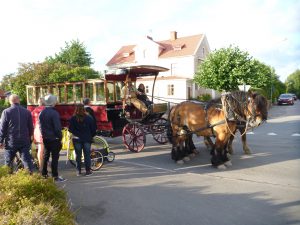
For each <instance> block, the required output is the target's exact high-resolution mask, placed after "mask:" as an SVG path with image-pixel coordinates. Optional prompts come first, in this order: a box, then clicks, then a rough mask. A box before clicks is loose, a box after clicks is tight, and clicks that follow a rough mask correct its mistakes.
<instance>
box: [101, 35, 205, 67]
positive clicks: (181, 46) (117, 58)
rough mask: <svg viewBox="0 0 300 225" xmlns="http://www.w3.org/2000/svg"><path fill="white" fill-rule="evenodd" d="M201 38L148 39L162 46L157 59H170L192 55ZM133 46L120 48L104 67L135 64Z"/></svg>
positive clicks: (201, 36) (197, 36)
mask: <svg viewBox="0 0 300 225" xmlns="http://www.w3.org/2000/svg"><path fill="white" fill-rule="evenodd" d="M203 36H204V35H203V34H199V35H193V36H188V37H181V38H176V39H175V40H165V41H153V40H152V39H151V38H148V39H149V40H151V41H153V42H155V43H157V44H159V45H160V46H162V48H163V50H162V52H161V53H160V55H159V56H158V58H171V57H180V56H189V55H194V54H195V52H196V50H197V48H198V47H199V45H200V41H201V40H202V38H203ZM135 46H136V45H127V46H123V47H121V48H120V49H119V51H118V52H117V53H116V54H115V55H114V56H113V57H112V58H111V59H110V60H109V62H108V63H107V64H106V65H107V66H113V65H118V64H126V63H128V64H129V63H135V53H134V47H135Z"/></svg>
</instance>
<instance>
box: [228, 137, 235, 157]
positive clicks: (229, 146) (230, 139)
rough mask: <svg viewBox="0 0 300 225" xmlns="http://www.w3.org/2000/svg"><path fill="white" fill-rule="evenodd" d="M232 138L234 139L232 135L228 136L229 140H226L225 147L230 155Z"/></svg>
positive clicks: (231, 152)
mask: <svg viewBox="0 0 300 225" xmlns="http://www.w3.org/2000/svg"><path fill="white" fill-rule="evenodd" d="M233 139H234V136H233V135H230V138H229V141H228V144H227V147H228V148H227V149H228V153H229V154H230V155H232V154H233V148H232V142H233Z"/></svg>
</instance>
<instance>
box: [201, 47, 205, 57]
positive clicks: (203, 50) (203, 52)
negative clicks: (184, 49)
mask: <svg viewBox="0 0 300 225" xmlns="http://www.w3.org/2000/svg"><path fill="white" fill-rule="evenodd" d="M204 54H205V48H202V56H203V58H204V56H205V55H204Z"/></svg>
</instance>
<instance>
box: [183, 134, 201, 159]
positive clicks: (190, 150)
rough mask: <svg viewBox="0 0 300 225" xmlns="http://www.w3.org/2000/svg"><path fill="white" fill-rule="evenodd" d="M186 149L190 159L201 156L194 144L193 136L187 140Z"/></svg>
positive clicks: (189, 136) (190, 135)
mask: <svg viewBox="0 0 300 225" xmlns="http://www.w3.org/2000/svg"><path fill="white" fill-rule="evenodd" d="M185 148H186V152H187V154H188V156H189V157H194V156H195V155H196V154H199V152H198V151H197V150H196V146H195V144H194V142H193V134H189V135H188V138H187V139H186V140H185Z"/></svg>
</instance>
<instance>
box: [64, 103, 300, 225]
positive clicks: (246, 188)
mask: <svg viewBox="0 0 300 225" xmlns="http://www.w3.org/2000/svg"><path fill="white" fill-rule="evenodd" d="M247 137H248V143H249V146H250V147H251V149H252V152H253V154H252V155H250V156H246V155H244V154H243V152H242V147H241V141H240V138H236V139H235V141H234V150H235V154H234V155H233V156H232V163H233V166H232V167H230V168H228V169H227V170H217V169H215V168H212V167H211V165H210V163H209V162H210V155H209V151H208V150H206V149H205V147H204V144H203V139H202V138H195V142H196V146H197V149H198V150H199V152H200V154H199V155H198V156H197V157H195V158H194V159H192V160H191V161H190V162H188V163H186V164H185V165H177V164H175V163H174V162H173V161H172V160H171V158H170V149H171V147H170V145H158V144H156V143H155V142H154V141H153V140H152V138H151V136H147V147H146V148H145V150H143V151H142V152H141V153H138V154H135V153H131V152H128V151H127V150H126V149H124V146H123V144H122V141H121V138H116V139H108V141H109V143H110V145H111V147H112V149H113V151H114V152H115V153H116V154H117V156H116V160H115V161H114V162H113V163H110V164H105V165H104V167H103V168H102V169H101V170H100V171H98V172H95V173H94V174H93V176H91V177H76V175H75V169H74V168H72V167H71V166H70V165H69V164H67V165H66V164H65V162H64V161H63V159H64V158H65V156H62V157H61V159H62V161H61V164H60V167H61V169H60V171H61V173H62V174H63V176H65V177H66V178H68V181H67V182H66V183H65V184H64V185H63V186H62V187H63V188H65V190H66V191H67V192H68V195H69V197H70V199H71V202H72V207H73V209H75V210H76V212H77V221H78V223H79V224H81V225H92V224H93V225H95V224H105V225H106V224H110V225H144V224H145V225H190V224H191V225H195V224H201V225H202V224H203V225H206V224H207V225H212V224H216V225H217V224H220V225H227V224H228V225H237V224H241V225H250V224H251V225H256V224H259V225H261V224H262V225H264V224H265V225H270V224H272V225H277V224H278V225H282V224H300V213H299V212H300V178H299V171H300V150H299V149H300V148H299V146H300V101H297V102H296V104H295V105H294V106H274V107H273V108H272V109H271V111H270V112H269V120H268V123H266V124H264V125H262V126H261V127H259V128H257V129H255V130H253V132H250V133H249V134H248V136H247Z"/></svg>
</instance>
